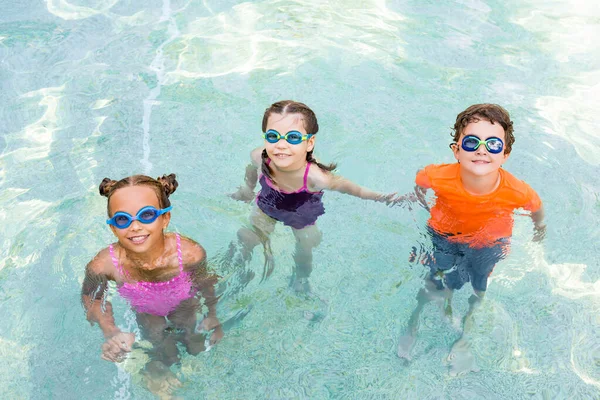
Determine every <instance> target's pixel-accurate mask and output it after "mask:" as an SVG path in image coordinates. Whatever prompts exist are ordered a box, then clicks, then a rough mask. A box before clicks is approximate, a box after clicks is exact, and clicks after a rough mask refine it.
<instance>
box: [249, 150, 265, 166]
mask: <svg viewBox="0 0 600 400" xmlns="http://www.w3.org/2000/svg"><path fill="white" fill-rule="evenodd" d="M263 150H264V147H263V146H261V147H257V148H255V149H254V150H252V151H251V152H250V160H251V161H252V164H253V165H254V166H256V167H259V166H260V165H261V164H262V152H263Z"/></svg>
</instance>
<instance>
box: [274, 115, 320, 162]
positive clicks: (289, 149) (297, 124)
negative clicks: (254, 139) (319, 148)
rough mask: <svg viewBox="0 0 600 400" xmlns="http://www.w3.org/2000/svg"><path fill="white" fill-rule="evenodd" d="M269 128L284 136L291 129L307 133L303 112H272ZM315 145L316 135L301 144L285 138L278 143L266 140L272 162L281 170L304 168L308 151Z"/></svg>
mask: <svg viewBox="0 0 600 400" xmlns="http://www.w3.org/2000/svg"><path fill="white" fill-rule="evenodd" d="M269 129H273V130H275V131H277V132H279V133H280V134H281V135H282V136H284V135H285V134H286V133H288V132H290V131H298V132H300V133H302V134H303V135H306V134H307V132H306V129H305V128H304V122H303V120H302V115H301V114H286V115H285V116H283V115H281V114H274V113H272V114H271V115H270V116H269V119H268V120H267V130H269ZM314 146H315V137H314V136H312V137H311V138H310V139H308V140H304V141H302V142H301V143H299V144H290V143H288V142H287V140H285V139H281V140H279V141H278V142H277V143H269V142H267V141H266V140H265V149H266V150H267V155H268V156H269V158H270V159H271V163H272V164H275V166H276V167H277V169H279V170H281V171H293V170H296V169H299V168H302V167H303V166H304V164H305V162H306V153H307V152H309V151H312V149H313V148H314Z"/></svg>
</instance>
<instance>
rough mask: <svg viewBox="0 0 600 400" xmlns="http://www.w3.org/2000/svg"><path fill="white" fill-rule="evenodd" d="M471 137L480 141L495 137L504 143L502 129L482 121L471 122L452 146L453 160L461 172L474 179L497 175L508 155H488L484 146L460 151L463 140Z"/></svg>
mask: <svg viewBox="0 0 600 400" xmlns="http://www.w3.org/2000/svg"><path fill="white" fill-rule="evenodd" d="M471 135H472V136H477V137H478V138H479V139H481V140H486V139H488V138H491V137H497V138H500V139H502V141H503V142H504V143H506V141H505V135H504V128H502V126H501V125H500V124H498V123H495V124H492V123H491V122H490V121H486V120H483V119H481V120H479V121H477V122H471V123H469V124H468V125H467V126H465V128H464V129H463V130H462V132H461V134H460V137H459V140H458V144H455V145H453V146H452V151H453V152H454V158H456V160H457V161H458V162H459V163H460V168H461V172H463V173H467V174H469V175H472V176H476V177H483V176H486V175H490V174H494V173H497V172H498V169H499V168H500V167H501V166H502V164H504V163H505V162H506V160H507V159H508V155H509V154H508V153H505V152H504V151H502V152H501V153H498V154H493V153H490V152H489V151H488V149H487V148H486V147H485V145H484V144H481V145H480V146H479V147H478V148H477V150H475V151H466V150H464V149H462V145H461V143H462V140H463V138H464V137H465V136H471Z"/></svg>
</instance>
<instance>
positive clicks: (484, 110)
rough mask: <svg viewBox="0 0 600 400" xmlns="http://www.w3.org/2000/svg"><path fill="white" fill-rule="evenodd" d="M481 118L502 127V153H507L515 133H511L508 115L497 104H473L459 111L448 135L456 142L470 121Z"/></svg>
mask: <svg viewBox="0 0 600 400" xmlns="http://www.w3.org/2000/svg"><path fill="white" fill-rule="evenodd" d="M481 120H485V121H489V122H491V123H492V124H494V123H496V122H497V123H498V124H500V126H502V128H503V129H504V134H505V136H506V137H505V138H504V139H505V140H504V142H505V143H504V145H505V147H504V153H505V154H509V153H510V151H511V150H512V145H513V143H514V142H515V135H514V134H513V123H512V121H511V120H510V115H509V114H508V111H506V110H505V109H504V108H503V107H501V106H499V105H498V104H488V103H484V104H473V105H472V106H470V107H469V108H467V109H466V110H465V111H463V112H461V113H460V114H458V115H457V116H456V123H455V124H454V128H452V130H453V131H454V132H453V133H451V134H450V135H451V136H453V138H454V142H455V143H458V140H459V139H460V135H461V134H462V133H463V131H464V129H465V127H466V126H467V125H468V124H470V123H471V122H478V121H481Z"/></svg>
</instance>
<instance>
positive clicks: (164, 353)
mask: <svg viewBox="0 0 600 400" xmlns="http://www.w3.org/2000/svg"><path fill="white" fill-rule="evenodd" d="M137 321H138V325H139V327H140V331H141V334H142V338H144V339H146V340H148V341H150V342H151V343H152V349H151V350H150V351H149V352H148V355H149V357H150V361H149V362H148V364H146V366H145V367H144V370H143V371H142V374H143V375H144V377H145V381H146V386H147V387H148V390H150V392H152V393H154V394H155V395H157V396H159V397H165V396H170V394H172V393H173V391H175V390H176V389H177V388H178V387H180V386H181V382H180V381H179V379H177V376H175V374H174V373H173V372H172V371H171V370H170V368H169V367H170V366H171V365H173V364H174V363H176V362H178V361H179V352H178V350H177V343H176V340H175V335H173V334H171V333H169V332H167V327H168V325H167V321H166V319H165V317H161V316H157V315H151V314H143V313H140V314H137Z"/></svg>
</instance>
